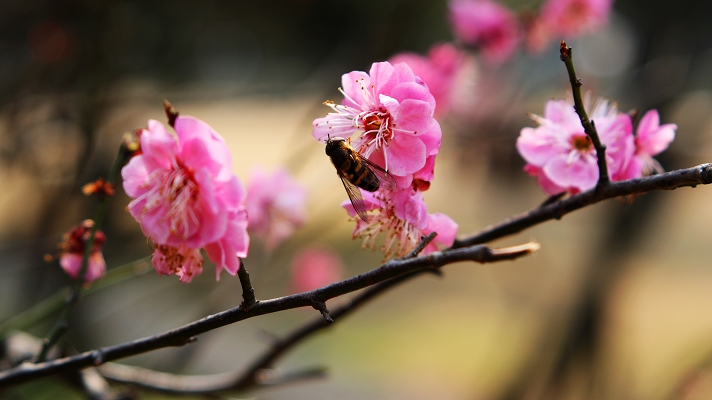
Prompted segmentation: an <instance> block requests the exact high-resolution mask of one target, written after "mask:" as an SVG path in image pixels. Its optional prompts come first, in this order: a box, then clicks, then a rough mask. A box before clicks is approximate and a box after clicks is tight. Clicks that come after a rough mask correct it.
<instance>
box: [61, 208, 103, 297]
mask: <svg viewBox="0 0 712 400" xmlns="http://www.w3.org/2000/svg"><path fill="white" fill-rule="evenodd" d="M93 226H94V221H92V220H90V219H88V220H85V221H84V222H82V223H81V224H80V225H77V226H75V227H73V228H72V229H71V230H70V231H69V232H67V233H65V234H64V237H63V241H62V243H60V245H59V247H60V249H61V250H62V252H61V256H60V257H59V265H60V266H61V267H62V269H63V270H64V272H66V273H67V274H68V275H69V276H71V277H72V278H73V279H77V278H78V277H79V271H80V270H81V268H82V259H83V257H84V250H85V249H86V242H87V240H89V236H90V235H91V229H92V227H93ZM104 242H106V236H105V235H104V233H103V232H102V231H96V234H95V235H94V245H93V246H92V250H91V254H90V255H89V260H88V264H87V270H86V272H85V275H84V283H85V284H88V283H91V282H94V281H95V280H97V279H99V278H101V277H102V276H104V272H106V262H104V256H103V255H102V253H101V245H102V244H104Z"/></svg>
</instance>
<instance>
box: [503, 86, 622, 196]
mask: <svg viewBox="0 0 712 400" xmlns="http://www.w3.org/2000/svg"><path fill="white" fill-rule="evenodd" d="M589 100H590V99H589V96H587V97H586V99H585V100H584V105H585V107H586V109H587V110H591V108H589V107H588V104H589V103H590V101H589ZM532 118H533V119H534V120H535V121H536V122H538V123H539V126H538V127H536V128H523V129H522V131H521V133H520V136H519V138H518V139H517V150H518V151H519V154H521V156H522V157H523V158H524V160H526V162H527V165H526V166H525V171H526V172H528V173H529V174H530V175H532V176H535V177H536V178H537V182H538V184H539V186H541V188H542V189H544V191H545V192H547V193H548V194H552V195H553V194H558V193H562V192H565V191H567V192H570V193H572V194H573V193H578V192H583V191H586V190H589V189H592V188H593V187H594V186H596V183H597V182H598V165H597V161H596V160H597V158H596V151H595V149H594V147H593V144H592V143H591V141H590V139H589V138H588V136H587V135H586V133H585V132H584V130H583V127H582V126H581V121H580V119H579V117H578V115H577V114H576V112H575V111H574V108H573V100H572V99H567V100H550V101H548V102H547V103H546V107H545V109H544V116H543V117H540V116H538V115H534V116H533V117H532ZM589 118H590V119H592V120H593V121H594V123H595V125H596V129H597V131H598V135H599V138H600V140H601V142H602V143H603V144H604V145H606V147H607V148H606V164H607V166H608V174H609V176H610V178H611V180H613V181H617V180H622V179H625V178H626V176H625V175H626V167H627V164H628V163H629V161H630V160H631V159H632V157H633V155H634V153H635V141H634V138H633V128H632V123H631V120H630V117H629V116H628V115H627V114H623V113H619V112H618V110H617V107H616V105H615V104H611V103H609V102H608V101H607V100H604V99H599V100H598V101H597V102H596V104H595V105H594V107H593V111H592V112H590V111H589Z"/></svg>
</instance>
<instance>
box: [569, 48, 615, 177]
mask: <svg viewBox="0 0 712 400" xmlns="http://www.w3.org/2000/svg"><path fill="white" fill-rule="evenodd" d="M571 51H572V49H571V47H568V46H567V45H566V42H564V41H563V40H562V41H561V47H560V49H559V52H560V53H561V61H563V62H564V64H566V71H567V72H568V73H569V82H571V91H572V93H573V97H574V110H576V114H578V116H579V119H580V120H581V125H582V126H583V130H584V132H586V135H588V137H589V138H590V139H591V143H592V144H593V147H594V149H596V158H597V162H598V184H597V185H596V188H597V189H599V190H600V189H601V188H603V187H604V186H606V185H608V184H609V183H610V178H609V177H608V165H607V164H606V145H604V144H603V143H601V139H600V138H599V137H598V131H596V125H595V124H594V122H593V121H591V120H590V119H588V114H587V113H586V109H585V108H584V105H583V96H582V95H581V85H582V82H581V79H579V78H578V77H576V70H575V69H574V59H573V56H572V54H571Z"/></svg>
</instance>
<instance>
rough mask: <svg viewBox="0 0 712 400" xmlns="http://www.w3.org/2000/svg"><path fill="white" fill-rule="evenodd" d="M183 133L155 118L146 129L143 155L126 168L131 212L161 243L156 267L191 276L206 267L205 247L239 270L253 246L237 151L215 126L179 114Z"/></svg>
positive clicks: (178, 125)
mask: <svg viewBox="0 0 712 400" xmlns="http://www.w3.org/2000/svg"><path fill="white" fill-rule="evenodd" d="M175 131H176V134H177V138H176V137H175V136H173V135H171V134H169V133H168V132H167V131H166V130H165V128H164V126H163V125H162V124H161V123H160V122H158V121H154V120H150V121H148V129H145V130H143V132H142V133H141V135H140V142H141V153H140V154H139V155H136V156H134V157H133V158H132V159H131V161H130V162H129V163H128V164H127V165H126V166H125V167H124V168H123V169H122V171H121V175H122V177H123V180H124V190H125V191H126V193H127V194H128V195H129V196H130V197H131V198H133V199H134V200H133V201H131V203H129V207H128V209H129V212H130V213H131V215H133V217H134V218H136V220H137V221H138V222H139V223H140V224H141V229H142V230H143V232H144V234H145V235H146V236H148V237H149V238H150V239H151V241H152V242H153V243H154V255H153V258H152V262H153V266H154V267H155V268H156V271H158V272H159V274H162V275H173V274H176V275H178V276H179V277H180V280H181V281H183V282H190V281H191V280H192V279H193V277H194V276H195V275H198V274H200V273H201V272H202V264H203V257H202V256H201V254H200V248H205V250H206V252H207V254H208V257H209V258H210V260H212V261H213V262H214V263H215V264H216V279H219V278H220V272H221V271H222V269H223V268H224V269H226V270H227V271H228V273H230V274H232V275H234V274H235V273H236V272H237V270H238V268H239V261H238V259H237V257H245V256H246V255H247V249H248V245H249V237H248V235H247V213H246V212H245V209H244V201H245V190H244V189H243V187H242V184H241V183H240V181H239V180H238V179H237V177H236V176H235V175H234V174H233V173H232V161H231V157H230V152H229V150H228V148H227V146H226V144H225V141H224V140H223V138H222V137H221V136H220V135H219V134H218V133H217V132H215V131H214V130H213V129H212V128H211V127H210V126H208V124H206V123H205V122H203V121H200V120H198V119H195V118H192V117H187V116H186V117H184V116H180V117H177V118H176V119H175Z"/></svg>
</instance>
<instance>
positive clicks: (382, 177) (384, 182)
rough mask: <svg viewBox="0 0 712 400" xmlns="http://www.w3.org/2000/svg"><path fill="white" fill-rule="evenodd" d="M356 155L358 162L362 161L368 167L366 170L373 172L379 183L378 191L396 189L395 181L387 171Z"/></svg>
mask: <svg viewBox="0 0 712 400" xmlns="http://www.w3.org/2000/svg"><path fill="white" fill-rule="evenodd" d="M355 154H358V157H359V160H361V161H363V163H364V164H366V166H367V167H368V169H370V170H371V172H373V174H374V175H376V178H378V181H379V182H380V183H381V186H380V187H379V189H395V188H396V180H395V179H394V178H393V175H391V174H389V173H388V171H386V170H385V169H383V168H381V167H380V166H379V165H378V164H376V163H374V162H373V161H370V160H369V159H367V158H366V157H364V156H362V155H360V154H359V153H355Z"/></svg>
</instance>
